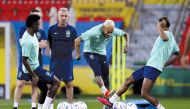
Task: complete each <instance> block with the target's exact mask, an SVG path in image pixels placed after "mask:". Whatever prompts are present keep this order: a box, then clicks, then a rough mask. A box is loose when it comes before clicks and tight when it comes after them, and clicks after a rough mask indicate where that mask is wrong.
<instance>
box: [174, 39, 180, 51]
mask: <svg viewBox="0 0 190 109" xmlns="http://www.w3.org/2000/svg"><path fill="white" fill-rule="evenodd" d="M179 51H180V49H179V46H178V45H177V43H176V41H175V45H174V48H173V52H179Z"/></svg>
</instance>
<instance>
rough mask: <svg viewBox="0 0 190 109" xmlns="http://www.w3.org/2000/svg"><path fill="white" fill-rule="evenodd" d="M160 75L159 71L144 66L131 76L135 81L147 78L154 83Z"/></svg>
mask: <svg viewBox="0 0 190 109" xmlns="http://www.w3.org/2000/svg"><path fill="white" fill-rule="evenodd" d="M160 73H161V71H159V70H157V69H156V68H154V67H150V66H144V67H142V68H140V69H138V70H136V71H135V72H133V74H132V76H133V78H134V79H135V80H136V81H138V80H140V79H142V78H148V79H150V80H152V81H154V82H155V81H156V79H157V77H158V76H159V75H160Z"/></svg>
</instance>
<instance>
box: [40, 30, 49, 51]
mask: <svg viewBox="0 0 190 109" xmlns="http://www.w3.org/2000/svg"><path fill="white" fill-rule="evenodd" d="M39 47H40V48H46V47H47V40H46V34H45V32H44V31H42V32H41V41H40V42H39Z"/></svg>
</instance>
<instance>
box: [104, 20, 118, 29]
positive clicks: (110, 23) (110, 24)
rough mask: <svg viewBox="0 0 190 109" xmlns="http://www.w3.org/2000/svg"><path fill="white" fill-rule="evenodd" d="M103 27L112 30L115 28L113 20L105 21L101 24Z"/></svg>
mask: <svg viewBox="0 0 190 109" xmlns="http://www.w3.org/2000/svg"><path fill="white" fill-rule="evenodd" d="M103 25H104V26H106V27H110V26H111V27H113V28H115V23H114V21H113V20H105V22H104V23H103Z"/></svg>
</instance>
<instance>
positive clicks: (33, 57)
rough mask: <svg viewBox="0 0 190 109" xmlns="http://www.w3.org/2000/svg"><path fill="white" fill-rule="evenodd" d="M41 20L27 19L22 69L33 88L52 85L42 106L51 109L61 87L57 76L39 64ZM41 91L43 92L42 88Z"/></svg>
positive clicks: (44, 108) (32, 17) (31, 16)
mask: <svg viewBox="0 0 190 109" xmlns="http://www.w3.org/2000/svg"><path fill="white" fill-rule="evenodd" d="M39 20H40V17H39V16H38V15H30V16H28V17H27V19H26V26H27V30H26V31H25V33H24V35H23V37H22V39H21V48H22V62H23V66H22V69H23V72H24V73H26V74H27V75H29V76H30V77H31V82H32V85H33V87H35V86H38V85H37V84H38V82H42V83H44V84H51V87H50V88H49V90H48V93H47V96H46V95H45V96H46V99H45V101H44V104H43V106H42V109H49V106H50V103H51V102H52V99H53V98H54V97H55V95H56V93H57V90H58V88H59V86H60V81H59V80H58V79H57V78H56V76H54V74H53V73H50V72H48V71H47V70H45V69H43V68H42V67H41V66H40V64H39V60H38V54H39V42H38V39H37V36H36V34H35V33H36V32H37V31H38V29H39ZM38 87H39V86H38ZM39 89H40V90H41V91H43V90H42V89H41V88H40V87H39ZM40 97H42V96H40Z"/></svg>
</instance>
